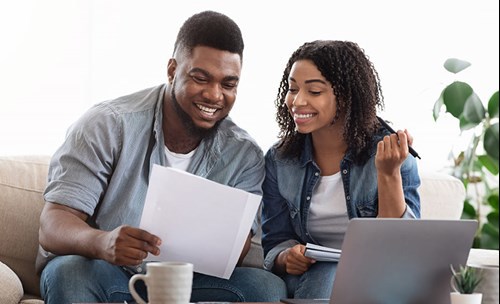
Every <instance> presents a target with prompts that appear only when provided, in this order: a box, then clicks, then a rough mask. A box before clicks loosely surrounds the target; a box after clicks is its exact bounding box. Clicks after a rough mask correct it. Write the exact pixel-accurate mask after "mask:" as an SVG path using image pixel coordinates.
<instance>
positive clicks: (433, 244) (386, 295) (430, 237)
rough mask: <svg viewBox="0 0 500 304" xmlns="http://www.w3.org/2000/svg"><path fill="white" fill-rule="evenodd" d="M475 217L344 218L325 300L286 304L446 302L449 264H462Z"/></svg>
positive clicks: (283, 300) (465, 256) (468, 246)
mask: <svg viewBox="0 0 500 304" xmlns="http://www.w3.org/2000/svg"><path fill="white" fill-rule="evenodd" d="M477 227H478V223H477V221H475V220H437V219H432V220H430V219H425V220H424V219H417V220H415V219H393V218H391V219H380V218H378V219H374V218H354V219H352V220H350V221H349V224H348V227H347V232H346V235H345V238H344V242H343V244H342V255H341V257H340V260H339V264H338V266H337V271H336V274H335V281H334V283H333V290H332V294H331V297H330V299H314V300H305V299H282V300H281V302H284V303H290V304H305V303H315V304H322V303H325V304H366V303H370V304H379V303H380V304H387V303H397V304H421V303H432V304H441V303H443V304H449V303H450V278H451V271H450V264H451V265H453V266H454V267H457V266H458V265H465V264H466V262H467V257H468V255H469V251H470V249H471V247H472V242H473V239H474V234H475V232H476V229H477Z"/></svg>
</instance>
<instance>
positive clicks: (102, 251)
mask: <svg viewBox="0 0 500 304" xmlns="http://www.w3.org/2000/svg"><path fill="white" fill-rule="evenodd" d="M87 218H88V215H87V214H85V213H83V212H80V211H78V210H75V209H73V208H70V207H67V206H63V205H60V204H56V203H50V202H47V203H45V206H44V208H43V210H42V214H41V215H40V234H39V241H40V245H41V246H42V247H43V248H44V249H45V250H47V251H50V252H52V253H54V254H59V255H62V254H76V255H81V256H85V257H88V258H92V259H102V260H106V261H108V262H110V263H112V264H115V265H138V264H140V263H142V261H143V260H144V259H145V258H146V257H147V255H148V253H152V254H154V255H158V254H159V253H160V249H159V248H158V247H159V245H160V244H161V240H160V239H159V238H158V237H157V236H155V235H152V234H150V233H148V232H147V231H145V230H142V229H138V228H134V227H130V226H119V227H117V228H116V229H114V230H112V231H103V230H99V229H95V228H92V227H90V226H89V225H88V224H87V223H86V222H85V221H86V220H87Z"/></svg>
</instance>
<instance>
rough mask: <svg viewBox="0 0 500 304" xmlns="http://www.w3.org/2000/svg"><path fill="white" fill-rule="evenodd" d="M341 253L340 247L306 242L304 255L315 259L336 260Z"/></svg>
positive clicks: (323, 260)
mask: <svg viewBox="0 0 500 304" xmlns="http://www.w3.org/2000/svg"><path fill="white" fill-rule="evenodd" d="M341 253H342V251H341V250H340V249H336V248H330V247H324V246H320V245H315V244H311V243H307V244H306V250H305V252H304V255H305V256H306V257H310V258H311V259H315V260H316V261H321V262H338V261H339V259H340V254H341Z"/></svg>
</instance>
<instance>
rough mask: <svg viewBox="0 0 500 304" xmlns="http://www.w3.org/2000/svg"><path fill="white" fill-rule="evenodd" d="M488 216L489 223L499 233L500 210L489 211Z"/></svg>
mask: <svg viewBox="0 0 500 304" xmlns="http://www.w3.org/2000/svg"><path fill="white" fill-rule="evenodd" d="M486 218H487V219H488V223H489V224H490V225H491V226H492V227H493V228H495V229H496V231H497V234H498V211H493V212H490V213H488V215H487V216H486Z"/></svg>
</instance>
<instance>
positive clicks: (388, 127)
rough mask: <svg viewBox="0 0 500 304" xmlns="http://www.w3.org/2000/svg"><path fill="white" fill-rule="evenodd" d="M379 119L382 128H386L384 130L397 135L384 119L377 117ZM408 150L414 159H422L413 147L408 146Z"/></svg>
mask: <svg viewBox="0 0 500 304" xmlns="http://www.w3.org/2000/svg"><path fill="white" fill-rule="evenodd" d="M377 119H378V121H379V122H380V123H381V124H382V126H384V128H386V129H387V130H388V131H389V132H391V133H396V131H394V129H393V128H391V126H389V125H388V124H387V122H385V120H383V119H382V118H380V117H378V116H377ZM408 150H409V151H410V154H411V155H413V157H416V158H419V159H421V158H420V156H419V155H418V153H417V151H415V150H414V149H413V148H412V147H411V146H408Z"/></svg>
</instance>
